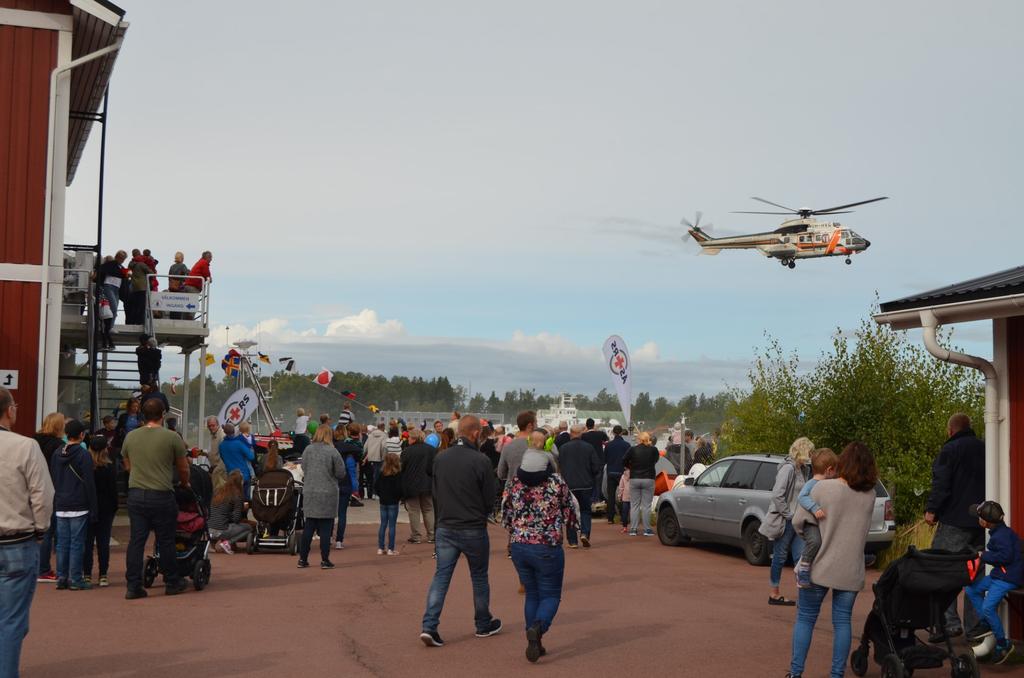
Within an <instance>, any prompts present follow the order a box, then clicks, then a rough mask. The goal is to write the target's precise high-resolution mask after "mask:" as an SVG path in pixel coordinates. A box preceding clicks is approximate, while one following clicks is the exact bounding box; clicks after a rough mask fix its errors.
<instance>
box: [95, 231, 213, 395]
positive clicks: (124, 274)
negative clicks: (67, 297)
mask: <svg viewBox="0 0 1024 678" xmlns="http://www.w3.org/2000/svg"><path fill="white" fill-rule="evenodd" d="M211 261H213V254H212V253H211V252H209V251H206V252H203V253H202V256H200V257H199V259H198V260H197V261H196V263H195V264H193V265H192V267H191V268H189V267H188V266H187V265H186V264H185V255H184V253H182V252H175V253H174V263H173V264H171V265H170V267H169V268H168V270H167V275H168V280H167V291H168V292H187V293H191V294H195V293H198V292H200V291H202V289H203V285H204V284H205V283H209V282H212V280H213V278H212V276H211V274H210V262H211ZM159 264H160V262H159V261H157V260H156V259H154V258H153V255H152V253H151V252H150V251H149V250H148V249H144V250H139V249H133V250H132V253H131V258H129V256H128V253H127V252H126V251H125V250H118V251H117V252H116V253H115V254H113V255H107V256H105V257H103V260H102V261H100V262H99V263H98V266H97V267H96V271H95V273H94V274H93V281H94V282H95V284H96V312H97V317H98V318H99V321H100V322H99V330H100V346H99V348H100V349H101V350H113V349H114V348H116V346H115V344H114V339H113V334H112V332H113V327H114V323H115V322H116V320H117V311H118V308H119V306H120V304H121V303H122V302H123V303H124V324H125V325H142V324H144V322H145V318H146V303H147V302H146V293H147V292H149V291H153V292H156V291H158V290H159V282H158V280H157V278H155V277H153V276H155V275H156V273H157V267H158V265H159ZM169 317H170V318H171V319H177V320H186V319H191V317H192V315H191V314H189V313H184V312H173V313H170V314H169ZM143 383H144V384H145V383H149V382H146V381H144V382H143Z"/></svg>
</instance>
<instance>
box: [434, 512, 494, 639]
mask: <svg viewBox="0 0 1024 678" xmlns="http://www.w3.org/2000/svg"><path fill="white" fill-rule="evenodd" d="M434 549H435V550H436V551H437V569H436V570H435V571H434V579H433V581H431V582H430V590H429V591H427V609H426V611H425V612H424V613H423V630H424V631H427V632H430V631H436V630H437V625H438V623H440V621H441V610H442V609H443V608H444V598H445V596H446V595H448V586H449V585H450V584H451V581H452V572H454V571H455V564H456V563H457V562H458V561H459V555H460V554H463V555H465V556H466V562H467V563H468V564H469V578H470V581H472V583H473V611H474V614H473V619H474V620H475V622H476V630H477V631H478V632H483V631H486V630H487V627H488V625H489V624H490V622H491V611H490V603H491V585H490V583H489V582H488V581H487V567H488V563H489V559H490V555H491V540H490V538H489V537H488V536H487V530H486V528H484V529H477V530H453V529H450V528H447V527H439V528H437V529H436V530H434Z"/></svg>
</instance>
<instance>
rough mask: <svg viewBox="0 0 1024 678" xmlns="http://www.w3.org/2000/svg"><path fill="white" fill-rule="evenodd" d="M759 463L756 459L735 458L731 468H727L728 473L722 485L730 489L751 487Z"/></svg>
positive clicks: (748, 488) (747, 488)
mask: <svg viewBox="0 0 1024 678" xmlns="http://www.w3.org/2000/svg"><path fill="white" fill-rule="evenodd" d="M760 465H761V463H760V462H757V461H748V460H746V459H737V460H736V461H734V462H733V464H732V468H731V469H729V474H728V475H727V476H726V477H725V481H724V482H723V483H722V487H724V488H729V489H732V490H750V489H753V487H754V478H755V477H756V476H757V470H758V467H759V466H760Z"/></svg>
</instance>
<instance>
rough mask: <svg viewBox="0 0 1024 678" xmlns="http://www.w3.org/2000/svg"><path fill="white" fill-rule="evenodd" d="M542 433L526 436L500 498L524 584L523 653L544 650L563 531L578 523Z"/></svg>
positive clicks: (561, 566)
mask: <svg viewBox="0 0 1024 678" xmlns="http://www.w3.org/2000/svg"><path fill="white" fill-rule="evenodd" d="M544 439H545V436H544V434H543V433H540V432H535V433H533V434H531V436H530V449H528V450H527V451H526V453H525V454H524V455H523V461H522V463H521V464H520V466H519V470H518V471H517V472H516V475H515V477H514V478H513V479H512V480H511V482H509V484H508V487H507V489H506V490H505V497H504V499H503V500H502V515H503V516H504V518H503V521H504V525H505V528H506V529H508V531H509V532H510V533H511V535H512V563H513V564H514V565H515V567H516V571H517V572H518V573H519V581H520V582H521V583H522V585H523V587H524V588H525V589H526V604H525V610H524V612H525V617H526V641H527V646H526V658H527V659H528V660H530V661H531V662H535V661H537V660H538V659H539V658H540V657H541V656H543V655H544V654H545V652H546V651H545V649H544V646H543V645H542V644H541V637H542V636H543V635H544V634H545V633H547V630H548V628H550V627H551V622H552V621H553V620H554V618H555V613H556V612H558V604H559V602H561V600H562V576H563V574H564V573H565V552H564V551H563V550H562V533H563V531H570V530H576V529H578V528H579V507H578V506H577V505H576V500H575V499H574V498H573V496H572V493H571V492H570V491H569V486H568V485H566V484H565V481H564V480H562V477H561V476H560V475H558V474H557V473H552V472H551V470H550V469H549V467H548V455H547V453H545V452H544V442H545V440H544Z"/></svg>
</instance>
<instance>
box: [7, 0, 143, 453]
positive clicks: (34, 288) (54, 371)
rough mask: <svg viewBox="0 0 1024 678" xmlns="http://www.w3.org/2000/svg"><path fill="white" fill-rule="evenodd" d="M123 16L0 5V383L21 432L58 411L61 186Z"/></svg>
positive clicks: (96, 0)
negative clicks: (9, 391)
mask: <svg viewBox="0 0 1024 678" xmlns="http://www.w3.org/2000/svg"><path fill="white" fill-rule="evenodd" d="M124 14H125V13H124V10H122V9H120V8H118V7H117V6H115V5H113V4H111V3H110V2H107V1H106V0H0V385H5V384H6V385H8V386H16V388H15V389H14V391H13V393H14V397H15V400H16V401H17V403H18V423H17V426H16V428H17V429H18V431H19V432H20V433H25V434H28V433H31V432H32V431H33V430H35V428H36V426H37V424H38V423H39V421H40V419H41V416H42V414H43V413H44V412H51V411H55V410H56V409H57V400H58V396H57V393H58V360H59V356H60V350H61V349H60V330H61V318H60V316H61V304H62V300H63V296H62V294H63V276H64V267H63V250H64V195H65V188H66V187H67V186H69V185H70V184H71V182H72V181H73V180H74V178H75V171H76V169H77V167H78V163H79V160H80V158H81V156H82V151H83V149H84V148H85V144H86V141H87V140H88V138H89V133H90V131H91V129H92V127H93V124H94V123H96V122H102V114H101V113H100V106H101V103H102V102H103V98H104V94H105V92H106V90H107V83H108V81H109V78H110V74H111V70H112V68H113V65H114V60H115V59H116V57H117V53H118V50H119V49H120V46H121V41H122V39H123V38H124V34H125V31H126V29H127V27H128V24H127V23H125V22H124ZM97 249H98V243H97ZM15 375H16V379H15Z"/></svg>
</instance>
